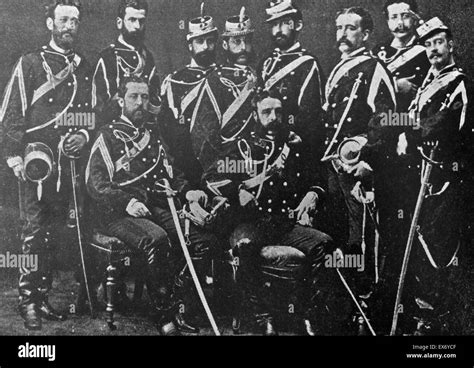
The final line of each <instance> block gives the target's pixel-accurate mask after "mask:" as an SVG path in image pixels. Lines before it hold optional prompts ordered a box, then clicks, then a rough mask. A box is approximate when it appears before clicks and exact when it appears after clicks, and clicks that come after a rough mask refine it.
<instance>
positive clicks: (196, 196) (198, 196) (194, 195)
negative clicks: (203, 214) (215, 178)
mask: <svg viewBox="0 0 474 368" xmlns="http://www.w3.org/2000/svg"><path fill="white" fill-rule="evenodd" d="M186 200H187V201H188V202H189V203H193V202H197V203H199V204H200V205H201V206H202V207H203V208H206V207H207V203H208V200H209V198H208V197H207V194H206V193H205V192H203V191H202V190H190V191H189V192H187V193H186Z"/></svg>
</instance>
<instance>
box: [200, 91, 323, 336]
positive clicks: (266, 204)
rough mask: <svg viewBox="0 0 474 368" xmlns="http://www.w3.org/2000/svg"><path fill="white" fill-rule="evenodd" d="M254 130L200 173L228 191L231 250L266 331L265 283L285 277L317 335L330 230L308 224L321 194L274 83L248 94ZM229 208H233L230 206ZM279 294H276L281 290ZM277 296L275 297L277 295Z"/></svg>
mask: <svg viewBox="0 0 474 368" xmlns="http://www.w3.org/2000/svg"><path fill="white" fill-rule="evenodd" d="M252 103H253V107H254V112H253V118H254V120H255V121H256V128H255V132H253V133H252V134H251V135H249V136H248V137H247V138H242V139H240V140H239V141H238V142H236V147H235V149H234V150H233V151H232V152H230V153H229V156H228V157H226V159H225V160H218V161H216V162H215V164H214V165H213V166H212V167H210V168H209V170H207V171H206V172H205V173H204V180H205V181H206V185H207V187H208V188H209V190H210V191H211V192H213V193H214V194H215V195H218V196H224V197H227V198H228V199H229V202H230V205H231V209H230V210H229V212H228V213H232V221H233V222H234V224H240V225H238V226H237V228H236V229H235V231H234V233H233V234H232V236H231V245H232V246H233V255H234V256H236V257H238V258H239V265H240V266H241V270H242V278H243V280H244V284H245V286H246V288H247V289H248V290H249V291H250V292H251V294H252V299H253V300H254V301H255V303H253V304H254V307H255V308H256V310H255V317H256V318H257V320H258V321H259V322H261V323H262V324H263V327H264V333H265V334H266V335H276V334H277V331H276V327H275V323H274V322H275V321H274V317H275V316H276V314H275V308H274V303H273V302H272V300H273V298H271V297H270V294H268V293H267V292H266V289H267V288H265V287H264V285H266V286H268V285H270V284H281V281H282V280H285V282H286V281H290V284H292V285H293V287H294V288H295V289H296V295H298V300H297V305H289V306H288V307H289V309H291V310H289V313H290V314H291V313H295V314H296V315H297V316H298V317H299V318H301V319H302V320H303V321H304V325H302V326H304V332H305V333H306V334H308V335H314V334H315V332H314V330H313V328H312V325H311V322H312V321H313V320H314V319H315V318H316V317H317V315H318V314H319V312H316V310H315V304H316V303H315V296H316V294H317V291H318V285H317V281H318V279H319V276H320V273H321V271H322V270H320V268H321V265H322V264H323V258H324V255H325V251H326V249H325V248H326V247H327V246H328V245H329V244H330V243H332V240H331V238H330V237H329V236H328V235H326V234H324V233H322V232H320V231H318V230H316V229H314V228H312V219H311V216H312V214H313V213H314V212H315V210H316V206H317V204H318V202H319V200H320V199H322V198H321V197H322V196H323V194H324V193H325V191H324V189H323V188H322V187H320V186H318V184H319V183H323V179H322V178H321V180H320V182H319V183H314V182H311V180H308V177H306V175H305V174H304V171H302V170H301V167H302V164H303V163H302V162H301V161H302V160H301V158H302V155H301V153H300V151H299V149H300V146H301V143H302V140H301V138H300V137H299V136H298V135H296V134H295V133H294V132H292V131H290V130H289V127H288V126H287V125H285V124H284V123H283V116H282V99H281V96H280V94H279V93H278V92H277V91H273V90H272V91H270V92H268V91H259V93H257V95H256V96H255V98H254V99H253V102H252ZM232 209H233V210H232ZM278 299H280V298H278ZM275 301H276V299H275Z"/></svg>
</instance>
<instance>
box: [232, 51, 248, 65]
mask: <svg viewBox="0 0 474 368" xmlns="http://www.w3.org/2000/svg"><path fill="white" fill-rule="evenodd" d="M254 58H255V53H254V52H247V51H242V52H239V53H238V54H234V53H232V52H230V51H228V52H227V60H229V62H230V63H231V64H239V65H249V64H250V63H252V61H253V60H254Z"/></svg>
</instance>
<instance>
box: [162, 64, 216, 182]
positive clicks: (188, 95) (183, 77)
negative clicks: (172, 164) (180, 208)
mask: <svg viewBox="0 0 474 368" xmlns="http://www.w3.org/2000/svg"><path fill="white" fill-rule="evenodd" d="M215 67H216V66H215V65H212V66H210V67H208V68H202V67H200V66H198V65H196V64H195V63H194V62H192V63H191V64H190V65H188V66H187V67H185V68H183V69H181V70H179V71H177V72H175V73H173V74H170V75H169V76H168V77H166V78H165V80H164V81H163V84H162V87H161V95H162V98H163V109H162V110H163V111H162V113H161V114H160V117H159V121H160V124H162V126H163V129H162V131H163V139H164V140H165V141H166V143H167V144H168V146H169V147H170V149H171V154H172V155H173V156H174V157H175V159H176V166H177V167H178V168H180V170H182V171H183V173H184V174H185V176H186V178H187V180H189V181H190V182H191V183H192V184H193V185H199V181H200V178H201V174H202V169H201V167H200V164H199V161H198V160H197V158H196V156H195V154H194V152H193V148H192V147H193V146H192V141H191V136H190V131H191V127H192V126H193V125H194V123H195V121H196V117H197V111H198V110H199V106H200V105H201V102H202V98H203V97H202V96H203V91H204V90H205V89H208V88H209V86H208V83H207V77H208V75H209V74H210V73H211V72H212V71H213V70H214V69H215Z"/></svg>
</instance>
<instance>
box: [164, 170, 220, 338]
mask: <svg viewBox="0 0 474 368" xmlns="http://www.w3.org/2000/svg"><path fill="white" fill-rule="evenodd" d="M161 181H162V182H163V184H160V183H159V182H156V183H155V186H158V187H160V188H163V189H164V190H165V191H166V194H167V198H168V205H169V207H170V210H171V214H172V215H173V221H174V225H175V227H176V232H177V233H178V238H179V242H180V244H181V248H182V250H183V253H184V258H186V263H187V265H188V268H189V271H190V272H191V277H192V279H193V282H194V285H195V286H196V290H197V292H198V295H199V299H200V300H201V303H202V305H203V307H204V310H205V311H206V315H207V318H208V319H209V322H210V323H211V326H212V329H213V330H214V334H215V335H216V336H220V335H221V334H220V332H219V329H218V328H217V324H216V321H215V320H214V316H213V315H212V312H211V309H210V308H209V304H208V303H207V300H206V296H205V295H204V291H203V290H202V286H201V283H200V282H199V279H198V276H197V273H196V269H195V268H194V265H193V261H192V260H191V256H190V254H189V250H188V247H187V246H186V241H185V240H184V235H183V230H182V229H181V224H180V223H179V217H178V212H177V211H176V206H175V204H174V201H173V197H172V195H170V193H171V192H173V190H172V189H171V187H170V183H169V181H168V180H167V179H162V180H161Z"/></svg>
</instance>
